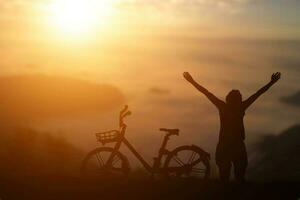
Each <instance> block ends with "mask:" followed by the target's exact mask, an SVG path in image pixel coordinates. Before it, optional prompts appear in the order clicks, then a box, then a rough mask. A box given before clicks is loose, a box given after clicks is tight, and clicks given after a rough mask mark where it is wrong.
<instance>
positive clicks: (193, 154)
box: [188, 151, 197, 164]
mask: <svg viewBox="0 0 300 200" xmlns="http://www.w3.org/2000/svg"><path fill="white" fill-rule="evenodd" d="M196 155H197V153H196V152H195V151H193V152H192V154H191V156H190V158H189V161H188V164H191V163H192V162H193V161H194V159H195V157H196Z"/></svg>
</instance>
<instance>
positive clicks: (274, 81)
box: [271, 72, 281, 83]
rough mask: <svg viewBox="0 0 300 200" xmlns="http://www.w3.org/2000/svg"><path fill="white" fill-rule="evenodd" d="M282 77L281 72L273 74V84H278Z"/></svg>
mask: <svg viewBox="0 0 300 200" xmlns="http://www.w3.org/2000/svg"><path fill="white" fill-rule="evenodd" d="M280 77H281V73H280V72H276V73H274V74H272V77H271V82H272V83H276V82H277V81H278V80H279V79H280Z"/></svg>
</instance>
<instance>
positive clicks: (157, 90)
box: [149, 87, 171, 95]
mask: <svg viewBox="0 0 300 200" xmlns="http://www.w3.org/2000/svg"><path fill="white" fill-rule="evenodd" d="M149 92H150V93H151V94H156V95H166V94H170V92H171V91H170V90H168V89H165V88H160V87H152V88H150V89H149Z"/></svg>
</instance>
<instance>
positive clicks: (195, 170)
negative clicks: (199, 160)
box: [192, 168, 205, 172]
mask: <svg viewBox="0 0 300 200" xmlns="http://www.w3.org/2000/svg"><path fill="white" fill-rule="evenodd" d="M192 171H193V172H205V169H199V168H192Z"/></svg>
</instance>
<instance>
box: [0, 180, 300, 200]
mask: <svg viewBox="0 0 300 200" xmlns="http://www.w3.org/2000/svg"><path fill="white" fill-rule="evenodd" d="M299 186H300V184H299V183H281V182H276V183H275V182H269V183H254V182H249V183H247V184H245V185H237V184H234V183H230V184H228V185H222V184H221V183H220V182H218V181H208V182H203V181H201V180H177V181H172V182H170V181H150V180H126V181H124V180H123V181H115V182H109V183H105V182H95V181H83V180H80V179H77V178H73V179H72V178H68V179H65V178H64V179H61V180H57V179H56V180H54V179H53V178H52V180H51V179H48V181H46V183H45V182H42V181H39V180H35V179H34V178H32V177H31V178H30V179H27V181H19V182H18V183H16V182H9V181H2V183H1V198H2V199H3V200H10V199H13V200H27V199H28V200H29V199H30V200H31V199H32V200H48V199H49V200H50V199H51V200H77V199H78V200H79V199H80V200H94V199H105V200H117V199H122V200H126V199H130V200H131V199H142V200H145V199H164V200H167V199H210V200H212V199H243V200H244V199H270V200H271V199H283V200H289V199H291V200H292V199H295V200H298V199H300V187H299Z"/></svg>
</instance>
